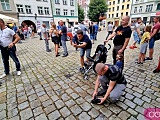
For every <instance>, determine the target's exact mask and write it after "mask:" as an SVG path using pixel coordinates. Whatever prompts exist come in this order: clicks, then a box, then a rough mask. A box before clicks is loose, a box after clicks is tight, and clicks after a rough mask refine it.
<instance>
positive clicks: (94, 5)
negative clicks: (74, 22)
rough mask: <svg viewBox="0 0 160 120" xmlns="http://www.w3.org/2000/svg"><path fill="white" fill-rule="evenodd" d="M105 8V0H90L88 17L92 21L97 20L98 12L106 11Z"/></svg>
mask: <svg viewBox="0 0 160 120" xmlns="http://www.w3.org/2000/svg"><path fill="white" fill-rule="evenodd" d="M107 9H108V8H107V3H106V0H91V1H90V4H89V12H88V17H89V19H90V20H91V21H93V22H99V16H100V14H101V13H105V12H107Z"/></svg>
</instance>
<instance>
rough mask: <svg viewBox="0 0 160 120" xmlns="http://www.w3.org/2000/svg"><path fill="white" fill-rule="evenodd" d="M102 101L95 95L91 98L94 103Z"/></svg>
mask: <svg viewBox="0 0 160 120" xmlns="http://www.w3.org/2000/svg"><path fill="white" fill-rule="evenodd" d="M100 102H101V100H100V99H98V98H97V96H94V99H93V100H91V103H92V104H98V103H100Z"/></svg>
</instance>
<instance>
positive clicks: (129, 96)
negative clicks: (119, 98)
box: [125, 93, 134, 100]
mask: <svg viewBox="0 0 160 120" xmlns="http://www.w3.org/2000/svg"><path fill="white" fill-rule="evenodd" d="M125 97H126V98H127V99H129V100H132V99H133V98H134V96H133V95H131V94H129V93H127V94H126V95H125Z"/></svg>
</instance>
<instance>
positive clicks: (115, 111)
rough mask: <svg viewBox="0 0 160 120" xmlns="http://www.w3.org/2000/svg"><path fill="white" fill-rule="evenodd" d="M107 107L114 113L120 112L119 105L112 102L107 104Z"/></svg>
mask: <svg viewBox="0 0 160 120" xmlns="http://www.w3.org/2000/svg"><path fill="white" fill-rule="evenodd" d="M108 109H109V110H111V111H112V112H114V113H115V114H118V113H120V111H121V110H122V109H121V108H120V107H118V106H116V105H114V104H111V105H109V106H108Z"/></svg>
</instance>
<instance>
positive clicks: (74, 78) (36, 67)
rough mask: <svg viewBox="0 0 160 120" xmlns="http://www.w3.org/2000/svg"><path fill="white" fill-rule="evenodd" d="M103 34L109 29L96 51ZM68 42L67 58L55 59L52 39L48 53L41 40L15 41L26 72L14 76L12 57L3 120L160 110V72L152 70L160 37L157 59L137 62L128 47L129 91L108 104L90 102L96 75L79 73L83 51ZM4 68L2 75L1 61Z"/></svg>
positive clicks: (111, 118)
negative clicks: (147, 109)
mask: <svg viewBox="0 0 160 120" xmlns="http://www.w3.org/2000/svg"><path fill="white" fill-rule="evenodd" d="M105 36H106V34H105V31H101V32H100V33H98V41H96V42H95V44H94V45H93V50H92V55H93V53H94V52H95V48H96V46H97V45H98V44H100V43H102V41H103V40H104V39H105ZM131 42H132V40H131ZM110 43H111V44H112V41H110ZM67 44H68V48H69V56H68V57H66V58H63V57H61V56H60V57H57V58H56V57H55V55H54V52H53V51H54V50H53V43H51V41H50V47H51V49H52V52H50V53H47V52H45V50H44V48H45V45H44V41H42V40H41V41H40V40H38V38H34V39H28V40H26V41H23V43H22V44H17V55H18V57H19V59H20V61H21V65H22V75H21V76H16V71H15V65H14V62H13V61H12V60H11V59H10V67H11V75H10V76H8V77H7V78H5V79H2V80H0V81H1V82H2V85H1V86H0V120H28V119H29V120H55V119H58V120H63V119H65V120H75V119H76V120H77V119H79V120H90V119H92V120H93V119H96V120H128V119H129V120H136V119H138V120H144V117H143V111H144V109H145V108H149V107H159V108H160V74H153V73H152V70H153V69H154V68H155V67H156V65H157V61H158V54H159V46H160V41H157V42H156V45H155V54H154V60H152V61H146V63H144V64H143V65H136V64H135V62H134V61H135V59H136V58H137V56H138V51H139V50H138V49H136V50H130V49H126V52H125V68H124V74H125V77H126V78H127V81H128V85H127V89H126V90H125V92H124V95H123V96H122V97H121V99H120V101H119V102H118V103H116V104H109V103H106V104H104V105H93V104H91V103H90V101H91V96H92V93H93V90H94V84H95V79H96V75H95V74H94V73H93V72H92V71H91V72H90V76H89V80H84V79H83V75H81V74H80V73H79V72H78V68H79V67H80V62H79V52H76V51H75V49H74V48H73V47H71V46H70V45H69V42H67ZM60 52H61V53H62V50H60ZM111 55H112V54H111V50H110V51H109V52H108V60H107V63H112V59H111V58H112V57H111ZM159 55H160V54H159ZM0 71H1V72H0V74H3V65H2V62H1V64H0Z"/></svg>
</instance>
